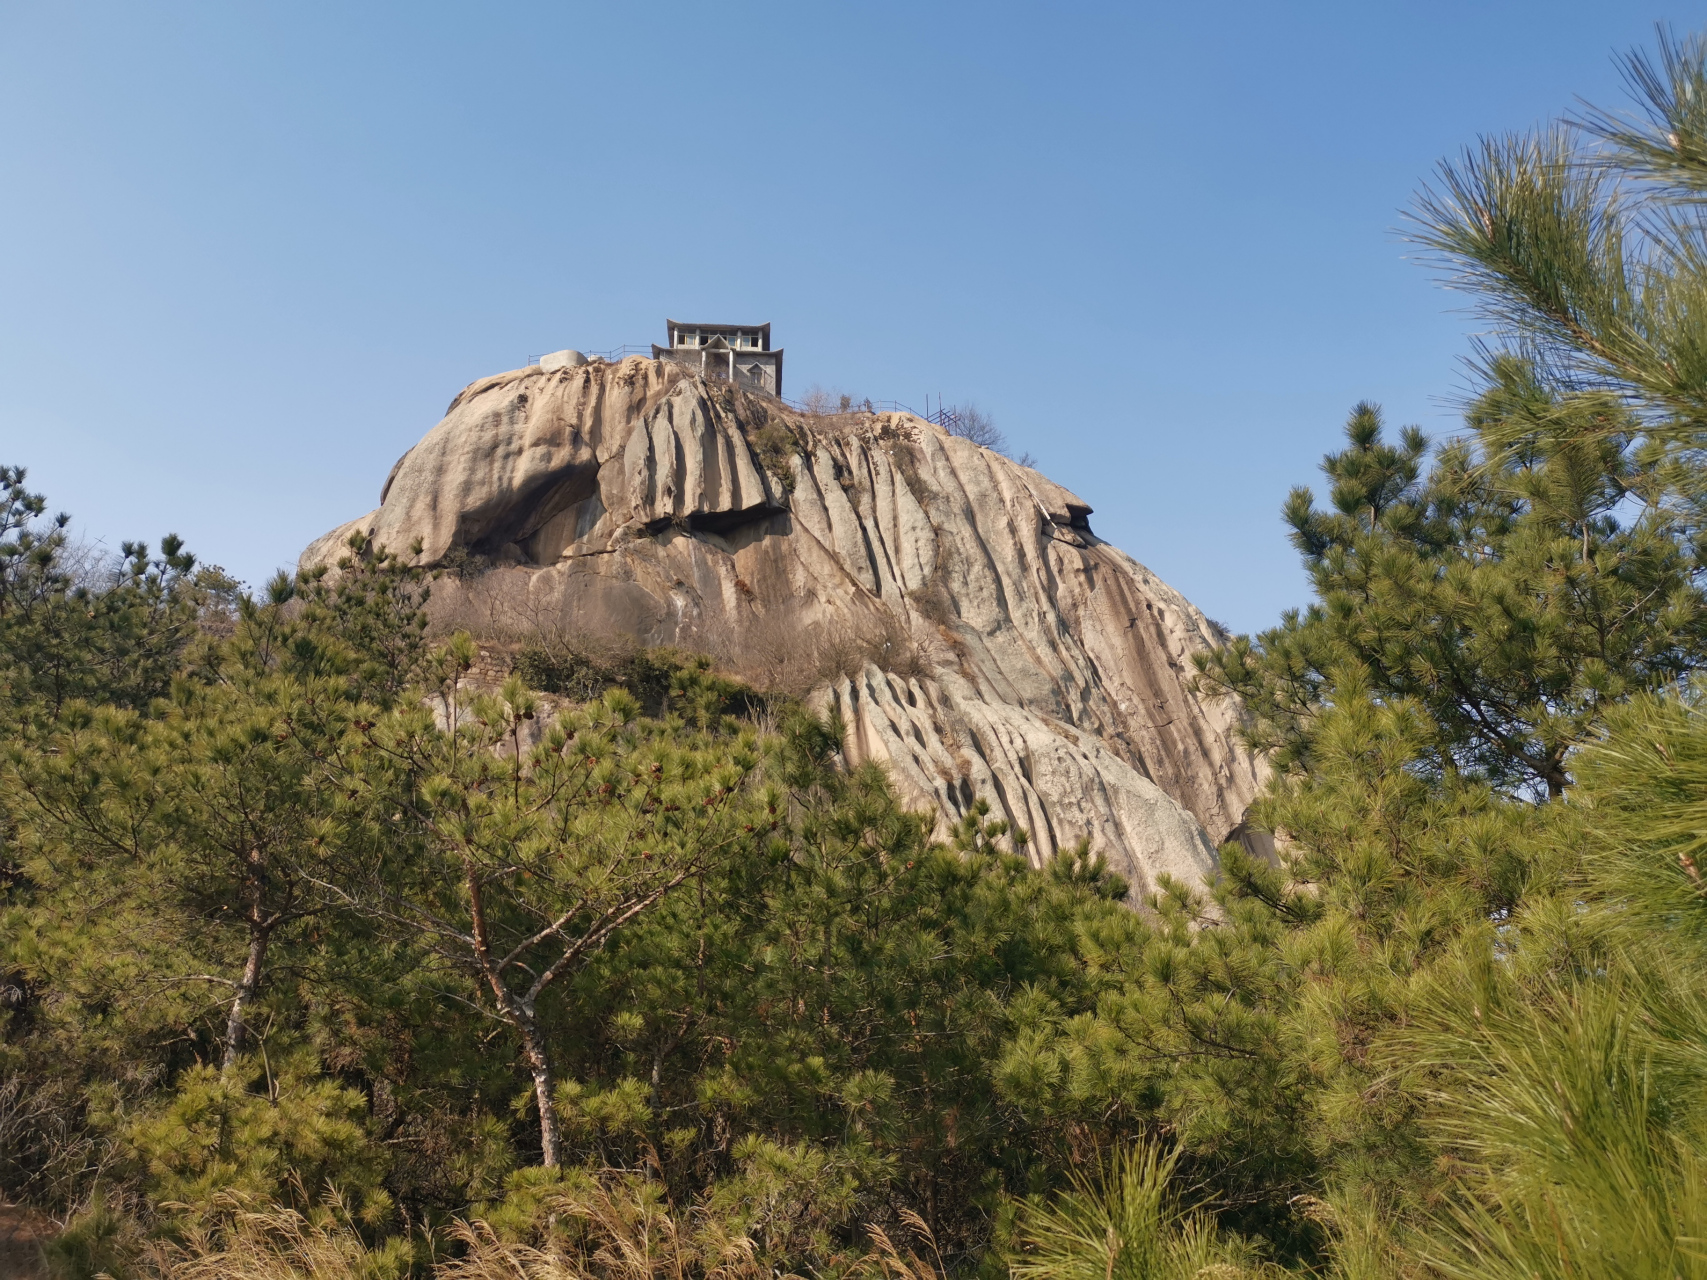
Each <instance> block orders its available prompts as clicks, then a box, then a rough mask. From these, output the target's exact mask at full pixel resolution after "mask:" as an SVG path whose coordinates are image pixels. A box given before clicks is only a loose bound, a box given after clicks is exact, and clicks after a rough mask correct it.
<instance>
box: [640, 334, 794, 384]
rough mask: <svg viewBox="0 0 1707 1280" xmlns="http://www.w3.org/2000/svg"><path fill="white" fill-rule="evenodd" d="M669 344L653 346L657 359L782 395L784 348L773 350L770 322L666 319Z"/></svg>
mask: <svg viewBox="0 0 1707 1280" xmlns="http://www.w3.org/2000/svg"><path fill="white" fill-rule="evenodd" d="M664 323H665V325H666V326H668V329H669V334H670V345H669V346H667V347H660V346H658V345H657V344H656V343H654V344H653V345H652V358H653V359H654V360H668V361H670V362H671V363H672V364H681V365H686V366H687V367H688V368H690V369H693V370H695V371H696V372H698V373H702V374H705V375H707V376H709V377H713V378H727V379H729V381H731V382H736V383H740V384H741V385H743V386H748V387H752V388H753V389H754V390H756V391H764V392H768V393H769V394H770V395H773V396H780V395H782V349H781V348H780V347H779V348H778V349H777V350H775V351H772V350H771V327H770V325H768V324H685V323H683V322H682V321H680V320H666V321H665V322H664Z"/></svg>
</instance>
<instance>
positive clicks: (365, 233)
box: [0, 0, 1703, 630]
mask: <svg viewBox="0 0 1707 1280" xmlns="http://www.w3.org/2000/svg"><path fill="white" fill-rule="evenodd" d="M1658 2H1659V0H1650V3H1649V4H1641V5H1637V4H1625V3H1620V2H1618V0H1600V2H1599V3H1579V2H1577V0H1547V2H1543V0H1531V2H1528V3H1500V2H1498V0H1481V2H1476V3H1469V2H1466V3H1458V2H1453V3H1434V4H1413V3H1369V2H1368V0H1365V2H1364V3H1292V4H1274V3H1269V4H1261V3H1197V4H1181V3H1175V4H1169V5H1161V4H1146V3H1139V4H1130V3H1129V4H1111V5H1100V4H1057V5H1048V6H1045V5H1029V6H1025V5H1007V4H979V5H972V4H966V5H960V4H929V3H912V4H883V3H866V4H862V5H857V6H855V5H837V6H831V5H820V4H810V5H763V6H760V5H751V4H742V3H729V4H705V3H700V4H692V5H679V6H678V5H665V4H651V5H645V6H640V5H622V4H604V5H599V6H585V7H583V6H579V5H570V4H530V3H507V4H481V5H475V4H462V5H452V4H440V3H430V2H425V0H416V3H412V4H387V3H359V4H350V3H337V4H332V3H326V4H320V3H312V2H302V0H299V2H297V3H292V4H288V5H286V4H274V3H231V2H230V0H225V2H223V3H209V4H203V5H197V4H176V3H170V2H169V0H168V2H156V3H151V4H149V5H136V4H116V3H115V4H111V5H103V4H94V3H52V4H49V3H37V2H34V0H7V3H5V4H4V5H3V6H0V175H3V181H4V186H3V190H4V194H5V198H4V201H3V203H0V461H6V462H16V463H22V464H24V465H26V466H28V467H29V469H30V475H31V482H32V485H33V486H34V487H36V488H38V489H41V490H44V491H45V492H46V493H47V494H48V496H49V499H50V502H51V503H52V505H53V506H54V508H55V509H65V510H69V511H71V512H72V513H73V515H74V516H75V517H76V518H77V522H78V524H79V525H80V526H81V527H82V528H84V529H85V530H87V531H88V532H89V533H90V534H92V535H94V536H96V537H99V538H102V539H104V540H106V541H107V542H108V543H110V544H112V545H115V546H116V544H117V543H118V541H120V540H121V539H124V538H127V537H143V538H147V539H149V540H151V541H157V540H158V538H159V536H160V535H161V534H163V533H166V532H169V531H175V532H178V533H180V534H182V535H183V536H184V537H186V538H187V539H188V540H189V543H190V545H191V547H192V549H193V550H195V551H197V552H198V553H199V554H200V555H201V556H202V557H203V558H204V559H207V560H211V561H214V562H217V563H221V564H223V565H225V566H226V567H227V568H228V569H230V570H231V571H232V572H234V573H236V574H237V575H238V576H239V577H242V578H244V579H245V580H247V581H249V582H251V583H255V584H259V583H261V582H263V581H264V580H265V579H266V577H267V576H269V574H270V573H271V572H272V571H273V570H274V569H275V568H277V567H279V566H283V565H288V564H291V563H293V562H294V559H295V557H296V554H297V552H298V551H299V550H300V549H301V547H302V546H303V545H304V544H305V543H306V542H308V541H309V540H310V539H311V538H313V537H315V536H317V535H319V534H320V533H322V532H324V531H325V530H326V529H328V528H330V527H332V526H333V525H336V524H338V523H341V522H342V521H344V520H347V519H350V518H352V517H354V516H357V515H360V514H361V513H363V512H365V511H367V510H368V509H370V508H371V507H372V506H373V504H374V503H375V502H376V501H377V495H378V490H379V486H380V483H381V481H382V480H383V479H384V478H385V474H386V472H387V470H388V469H389V468H390V466H391V463H392V462H393V461H394V460H395V459H396V457H397V456H398V455H399V454H400V453H401V452H402V451H403V450H404V449H406V448H407V447H408V446H409V445H410V444H412V443H413V442H414V441H415V440H416V439H418V438H419V437H420V436H421V435H422V434H423V433H424V432H425V431H427V430H428V428H430V427H431V426H432V425H433V423H434V422H435V421H437V419H438V417H439V415H440V414H441V413H442V412H443V410H444V406H445V404H446V403H448V401H449V400H450V398H451V397H452V396H453V395H454V394H455V393H456V392H457V391H458V390H459V389H460V388H461V387H462V386H464V385H465V384H466V383H468V382H470V381H472V380H473V379H475V378H478V377H481V376H484V375H486V374H489V373H494V372H498V371H501V370H504V369H510V368H515V367H518V366H520V365H521V364H523V363H524V362H525V361H526V359H527V357H528V356H529V355H530V354H533V353H537V352H541V351H547V350H551V349H554V348H557V347H564V346H576V347H582V348H585V349H602V348H608V347H613V346H617V345H619V344H623V343H646V342H651V341H654V340H661V338H662V330H663V322H664V319H665V317H666V316H675V317H677V318H683V319H694V320H732V321H743V322H746V321H765V320H768V321H770V322H771V323H772V324H773V326H774V330H773V332H774V335H775V340H776V342H777V343H778V344H780V345H782V346H784V347H785V348H786V350H787V368H786V379H787V386H786V387H785V390H787V391H788V392H790V393H791V394H794V395H798V394H800V393H801V392H803V391H804V390H805V389H806V388H807V387H808V386H810V385H812V384H820V385H823V386H825V387H827V388H834V389H840V390H846V391H850V392H853V393H855V394H857V395H861V396H871V397H872V398H874V399H893V400H899V401H902V402H905V403H909V404H913V405H918V406H921V407H922V402H923V400H924V397H925V396H926V394H927V393H928V394H929V395H931V396H932V397H933V398H934V397H935V396H937V395H942V396H944V397H946V398H947V399H948V401H949V402H950V403H954V402H957V401H974V402H976V403H977V404H979V405H980V406H981V407H983V408H984V409H985V410H986V411H988V412H989V413H990V414H991V415H992V416H993V417H994V418H995V420H996V422H997V424H998V425H999V426H1000V427H1002V428H1003V429H1004V430H1005V431H1006V432H1007V434H1008V436H1009V437H1010V439H1011V441H1012V443H1013V445H1014V447H1015V448H1016V449H1017V450H1029V451H1030V452H1031V453H1032V454H1034V455H1035V456H1036V457H1037V459H1038V462H1039V465H1040V466H1041V467H1042V469H1043V470H1044V471H1045V472H1046V473H1047V474H1049V475H1050V476H1052V477H1053V478H1055V479H1056V480H1059V481H1060V482H1061V483H1063V484H1065V485H1067V486H1068V487H1069V488H1071V489H1074V490H1076V491H1077V492H1078V493H1080V494H1081V495H1083V496H1084V497H1085V499H1086V500H1087V501H1089V502H1090V503H1091V505H1092V506H1093V507H1095V508H1096V515H1095V516H1093V518H1092V524H1093V527H1094V528H1095V529H1096V530H1097V532H1098V533H1100V534H1101V535H1102V536H1103V537H1105V538H1108V539H1110V540H1111V541H1113V542H1115V543H1117V544H1118V545H1120V546H1121V547H1123V548H1125V549H1126V550H1127V551H1129V552H1131V553H1132V554H1133V555H1134V556H1136V557H1137V558H1138V559H1139V560H1141V561H1143V562H1145V563H1146V564H1148V565H1149V566H1150V567H1151V568H1153V569H1154V570H1155V571H1156V572H1158V573H1160V574H1161V575H1162V576H1163V577H1164V578H1166V579H1167V580H1168V581H1170V582H1171V583H1173V584H1174V585H1175V586H1176V587H1178V588H1179V589H1181V590H1182V591H1184V592H1185V593H1186V594H1187V595H1188V596H1189V597H1190V598H1191V599H1193V600H1194V601H1196V602H1197V603H1198V604H1199V605H1201V606H1202V607H1203V608H1204V610H1205V611H1207V612H1208V613H1209V614H1210V615H1212V616H1214V617H1216V618H1218V619H1220V620H1221V621H1223V622H1225V623H1228V624H1229V625H1232V626H1233V627H1235V628H1237V629H1240V630H1251V629H1257V628H1260V627H1263V626H1266V625H1269V624H1270V623H1271V622H1272V621H1273V620H1274V619H1275V618H1276V616H1277V615H1278V613H1279V611H1280V610H1281V609H1283V608H1285V607H1287V606H1289V605H1295V604H1299V603H1302V602H1303V601H1304V600H1305V599H1306V597H1307V591H1306V586H1305V581H1304V577H1303V575H1302V573H1301V572H1300V570H1299V569H1298V566H1297V562H1296V557H1295V555H1294V553H1293V551H1292V549H1291V548H1290V547H1289V546H1288V545H1287V543H1286V541H1285V537H1284V531H1283V529H1282V526H1281V524H1280V521H1279V517H1278V511H1279V507H1280V504H1281V502H1282V500H1283V499H1284V497H1285V494H1286V491H1287V490H1288V488H1289V487H1291V486H1292V485H1294V484H1297V483H1301V482H1302V483H1308V482H1311V481H1313V480H1315V478H1316V466H1317V464H1318V462H1319V459H1320V457H1321V455H1322V453H1323V452H1324V451H1326V450H1327V449H1330V448H1332V447H1334V446H1335V442H1336V440H1337V438H1338V433H1339V430H1340V426H1341V423H1342V422H1343V420H1344V418H1345V415H1346V412H1347V410H1348V409H1349V408H1350V406H1351V405H1352V404H1353V403H1354V402H1355V401H1357V400H1359V399H1364V398H1368V399H1372V400H1376V401H1379V402H1381V403H1382V404H1384V405H1385V406H1386V408H1387V411H1388V414H1389V420H1390V421H1391V422H1392V423H1393V425H1394V426H1398V425H1399V424H1401V423H1405V422H1418V423H1421V424H1422V425H1423V426H1424V427H1425V428H1426V429H1428V430H1429V431H1430V432H1431V433H1434V434H1443V433H1448V432H1451V431H1453V430H1455V429H1456V414H1455V412H1454V409H1453V403H1454V397H1455V396H1456V395H1457V394H1458V393H1460V392H1461V390H1462V388H1463V385H1464V375H1463V372H1462V367H1461V364H1460V363H1459V362H1460V358H1461V357H1462V355H1463V354H1464V353H1465V351H1466V350H1467V348H1468V335H1469V334H1470V333H1472V332H1474V330H1475V328H1476V325H1475V322H1474V321H1473V319H1472V318H1471V317H1469V316H1466V315H1464V314H1463V313H1462V311H1461V310H1460V308H1461V307H1462V300H1461V299H1460V298H1457V297H1455V296H1454V295H1453V294H1451V293H1449V292H1446V291H1443V290H1442V289H1441V288H1440V287H1439V285H1438V282H1437V281H1436V280H1435V278H1434V277H1433V276H1432V275H1431V274H1430V273H1429V272H1428V271H1427V270H1426V269H1425V268H1424V267H1422V266H1419V265H1417V264H1416V263H1415V262H1412V261H1408V260H1407V252H1408V251H1407V247H1406V245H1405V244H1404V243H1403V241H1402V238H1401V237H1400V235H1399V234H1398V228H1399V227H1400V225H1401V221H1402V210H1403V208H1404V207H1405V206H1406V204H1407V203H1408V201H1409V200H1410V197H1411V195H1412V193H1413V192H1414V191H1415V189H1416V188H1417V186H1418V184H1419V182H1421V181H1422V180H1424V179H1425V178H1426V177H1427V175H1428V174H1429V172H1430V170H1431V169H1432V168H1433V166H1434V165H1435V163H1436V162H1437V161H1438V160H1439V159H1440V158H1441V157H1443V156H1446V155H1449V154H1451V153H1453V152H1455V151H1456V150H1457V149H1458V148H1460V147H1461V146H1463V145H1465V144H1466V143H1468V142H1470V141H1472V140H1473V139H1474V138H1475V137H1476V136H1477V135H1478V134H1479V133H1484V132H1495V131H1502V130H1509V129H1521V128H1527V127H1529V126H1531V125H1534V124H1536V123H1539V122H1542V121H1544V120H1546V119H1548V118H1550V117H1551V116H1553V115H1555V114H1557V113H1559V112H1560V111H1563V110H1566V109H1569V108H1570V107H1571V106H1572V104H1573V101H1574V99H1575V98H1576V97H1577V96H1578V95H1581V96H1584V97H1587V98H1590V99H1592V100H1595V101H1599V102H1603V103H1617V102H1619V101H1621V90H1620V87H1619V81H1618V76H1617V72H1616V69H1615V67H1614V65H1613V63H1612V55H1613V54H1614V53H1615V52H1617V51H1621V50H1624V49H1627V48H1629V47H1631V46H1633V45H1637V44H1643V43H1647V42H1648V41H1649V40H1650V37H1651V33H1652V28H1653V24H1654V22H1655V21H1658V20H1664V21H1669V22H1672V23H1674V24H1676V25H1678V26H1679V27H1680V28H1682V29H1686V30H1687V29H1690V28H1691V27H1692V26H1693V25H1695V24H1699V23H1700V22H1701V21H1702V20H1703V15H1702V13H1701V12H1700V11H1699V10H1696V9H1688V8H1681V7H1679V6H1676V5H1670V6H1669V7H1660V8H1655V7H1653V4H1654V3H1658Z"/></svg>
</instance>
